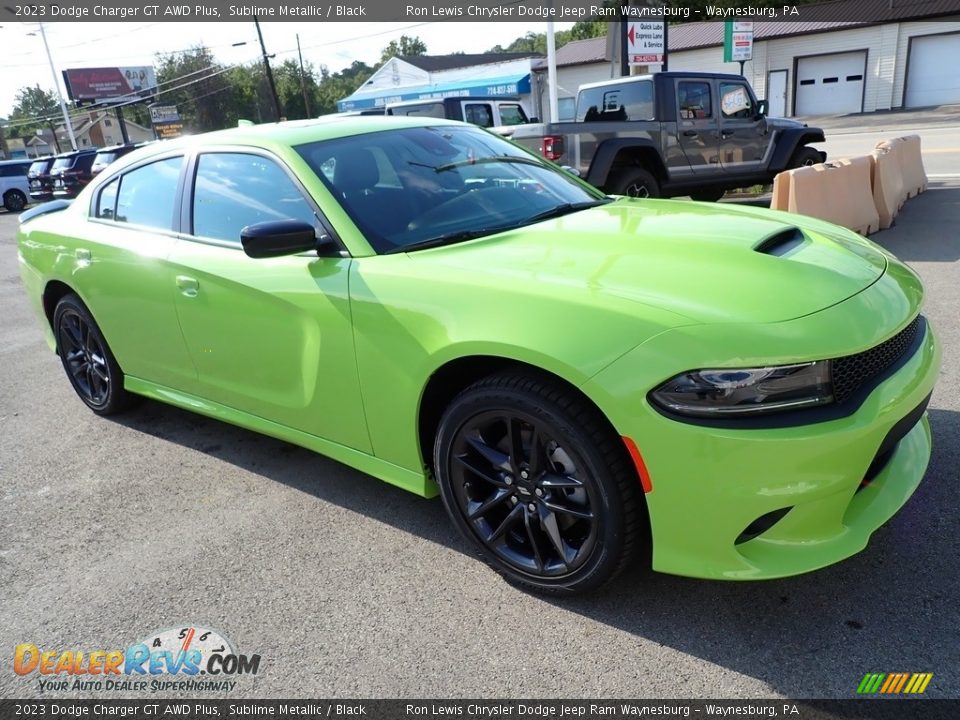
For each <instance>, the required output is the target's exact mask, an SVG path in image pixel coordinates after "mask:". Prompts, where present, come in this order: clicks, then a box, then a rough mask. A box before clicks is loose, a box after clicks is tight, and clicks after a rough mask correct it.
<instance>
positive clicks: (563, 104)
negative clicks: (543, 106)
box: [557, 97, 577, 122]
mask: <svg viewBox="0 0 960 720" xmlns="http://www.w3.org/2000/svg"><path fill="white" fill-rule="evenodd" d="M557 110H558V111H559V112H560V117H558V118H557V120H559V121H560V122H571V121H573V120H574V119H576V117H577V99H576V98H570V97H568V98H560V99H559V100H558V101H557Z"/></svg>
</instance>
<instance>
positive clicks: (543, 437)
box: [435, 375, 645, 592]
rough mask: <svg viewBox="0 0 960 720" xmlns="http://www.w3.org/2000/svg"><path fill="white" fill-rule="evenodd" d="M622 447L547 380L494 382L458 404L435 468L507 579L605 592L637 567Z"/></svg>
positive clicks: (452, 508)
mask: <svg viewBox="0 0 960 720" xmlns="http://www.w3.org/2000/svg"><path fill="white" fill-rule="evenodd" d="M618 441H619V438H617V437H615V436H613V437H611V433H610V428H609V426H608V425H606V423H605V421H604V420H603V418H602V416H600V415H599V413H598V412H597V411H596V409H595V408H593V407H592V406H589V405H588V404H587V403H586V402H585V401H584V400H582V399H581V398H579V397H575V396H572V394H571V393H570V392H569V391H567V390H565V389H564V388H562V387H559V386H557V385H554V384H552V383H550V382H549V381H547V380H543V379H540V378H535V377H529V376H527V377H525V376H522V375H500V376H493V377H492V378H488V379H485V380H482V381H480V382H479V383H477V384H475V385H473V386H471V387H470V388H468V389H467V390H466V391H464V392H463V393H462V394H461V395H460V396H458V397H457V399H456V400H454V402H453V404H452V405H451V406H450V408H448V410H447V412H446V414H445V415H444V418H443V420H442V421H441V427H440V431H439V433H438V439H437V447H436V453H435V463H436V467H437V468H438V480H439V482H440V486H441V491H442V494H443V499H444V503H445V505H446V506H447V510H448V511H449V513H450V515H451V516H452V517H453V519H454V522H455V524H456V525H457V527H458V529H459V530H460V531H461V532H462V533H463V534H464V535H465V536H466V537H467V538H468V539H470V540H471V541H472V542H473V543H474V544H475V545H476V546H477V547H478V549H479V551H480V553H481V555H482V556H483V557H484V559H485V560H487V562H488V563H489V564H490V565H492V566H493V567H494V569H496V570H497V571H498V572H500V573H501V574H503V575H505V576H506V577H507V578H508V579H510V580H513V581H516V582H519V583H521V584H525V585H528V586H532V587H534V588H536V589H539V590H544V591H548V592H561V591H568V592H570V591H573V592H575V591H582V590H590V589H594V588H595V587H599V586H600V585H602V584H603V583H604V582H606V581H607V580H609V579H610V578H612V577H613V576H614V575H616V574H617V573H618V572H619V571H620V570H621V569H622V568H623V567H624V566H626V565H627V564H628V562H629V561H630V560H631V559H632V556H633V553H634V546H635V545H636V544H637V543H636V542H635V539H636V537H637V535H638V534H639V533H638V528H639V526H640V518H641V517H645V514H644V513H642V511H641V507H642V499H640V497H639V496H640V493H639V483H638V480H637V477H636V474H635V472H634V473H632V472H631V468H630V467H629V465H628V464H626V462H625V459H624V457H623V455H624V449H623V446H622V444H618Z"/></svg>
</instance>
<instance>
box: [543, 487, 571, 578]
mask: <svg viewBox="0 0 960 720" xmlns="http://www.w3.org/2000/svg"><path fill="white" fill-rule="evenodd" d="M537 512H538V513H539V515H540V525H541V526H542V527H543V530H544V532H545V533H546V535H547V537H548V538H549V539H550V544H551V545H553V549H554V550H556V552H557V555H558V556H559V557H560V562H562V563H563V566H564V567H565V568H569V567H570V565H569V563H568V561H567V548H566V545H564V543H563V538H562V537H560V527H559V526H558V525H557V516H556V514H555V513H553V512H551V510H550V509H549V508H548V507H546V506H545V505H544V504H543V503H540V504H539V505H538V507H537Z"/></svg>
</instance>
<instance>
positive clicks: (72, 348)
mask: <svg viewBox="0 0 960 720" xmlns="http://www.w3.org/2000/svg"><path fill="white" fill-rule="evenodd" d="M53 327H54V334H55V336H56V339H57V352H58V354H59V355H60V362H61V363H62V364H63V369H64V371H65V372H66V373H67V378H68V379H69V380H70V384H71V385H73V389H74V390H75V391H76V393H77V395H78V396H79V397H80V399H81V400H83V402H84V403H86V405H87V407H89V408H90V409H91V410H93V411H94V412H95V413H97V414H99V415H111V414H113V413H116V412H120V411H121V410H124V409H126V408H127V406H129V405H130V403H131V401H132V399H133V396H131V395H130V394H129V393H128V392H127V391H126V390H124V388H123V372H122V371H121V370H120V367H119V365H117V361H116V359H115V358H114V357H113V353H111V352H110V348H109V346H108V345H107V341H106V340H105V339H104V337H103V334H102V333H101V332H100V328H99V327H97V324H96V322H95V321H94V320H93V317H91V315H90V312H89V311H88V310H87V308H86V306H84V304H83V303H82V302H81V300H80V299H79V298H78V297H77V296H76V295H66V296H64V297H63V298H62V299H61V300H60V302H59V303H57V308H56V310H55V311H54V315H53Z"/></svg>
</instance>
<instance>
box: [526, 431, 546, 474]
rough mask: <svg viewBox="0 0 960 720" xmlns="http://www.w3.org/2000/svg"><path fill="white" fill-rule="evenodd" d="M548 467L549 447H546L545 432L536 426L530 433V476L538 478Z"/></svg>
mask: <svg viewBox="0 0 960 720" xmlns="http://www.w3.org/2000/svg"><path fill="white" fill-rule="evenodd" d="M547 468H548V462H547V449H546V448H545V447H544V441H543V433H541V432H540V428H538V427H534V428H533V432H532V433H531V435H530V477H532V478H536V477H538V476H539V475H540V473H542V472H546V471H547Z"/></svg>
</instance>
